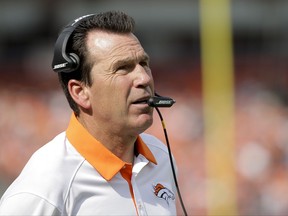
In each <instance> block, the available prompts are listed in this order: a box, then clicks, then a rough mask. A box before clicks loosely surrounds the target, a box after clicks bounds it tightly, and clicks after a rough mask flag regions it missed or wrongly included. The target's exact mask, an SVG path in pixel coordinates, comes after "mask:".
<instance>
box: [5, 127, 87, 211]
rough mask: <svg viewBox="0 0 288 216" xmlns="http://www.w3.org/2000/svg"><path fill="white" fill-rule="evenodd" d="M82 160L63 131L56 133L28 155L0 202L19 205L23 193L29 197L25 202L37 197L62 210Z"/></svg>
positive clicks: (34, 199)
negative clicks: (26, 160)
mask: <svg viewBox="0 0 288 216" xmlns="http://www.w3.org/2000/svg"><path fill="white" fill-rule="evenodd" d="M84 160H85V159H84V158H83V157H82V156H80V155H79V153H78V152H77V151H76V150H75V149H74V148H73V147H72V146H71V144H70V143H69V142H66V135H65V132H63V133H61V134H59V135H57V136H56V137H55V138H54V139H53V140H51V141H50V142H48V143H47V144H45V145H44V146H43V147H41V148H40V149H38V150H37V151H36V152H35V153H34V154H33V155H32V156H31V158H30V159H29V161H28V162H27V164H26V165H25V167H24V168H23V170H22V172H21V173H20V175H19V176H18V177H17V178H16V180H15V181H14V182H13V183H12V184H11V185H10V187H9V188H8V189H7V191H6V192H5V193H4V195H3V197H2V200H1V202H2V203H5V202H6V201H7V202H8V200H11V201H10V202H12V201H15V202H16V203H15V204H17V205H18V201H19V199H18V197H22V198H23V196H24V197H28V199H27V202H28V201H29V200H32V201H33V202H34V201H36V200H37V201H38V202H39V203H40V202H43V203H49V205H50V204H51V205H54V206H57V207H59V208H60V209H61V203H63V202H64V199H65V196H66V194H67V193H68V190H69V187H70V184H71V182H72V180H73V176H74V175H75V173H76V172H77V169H78V167H79V166H81V164H82V163H83V161H84ZM17 200H18V201H17ZM44 200H45V202H44ZM1 205H2V204H1ZM49 205H48V206H49Z"/></svg>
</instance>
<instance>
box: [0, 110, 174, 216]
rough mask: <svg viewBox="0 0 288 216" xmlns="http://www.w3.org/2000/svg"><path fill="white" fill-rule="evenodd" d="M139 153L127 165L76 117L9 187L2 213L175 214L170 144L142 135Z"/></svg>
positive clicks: (139, 139)
mask: <svg viewBox="0 0 288 216" xmlns="http://www.w3.org/2000/svg"><path fill="white" fill-rule="evenodd" d="M135 152H136V153H135V158H134V164H133V166H132V165H131V164H126V163H125V162H124V161H122V160H121V159H119V158H118V157H117V156H115V155H114V154H113V153H112V152H110V151H109V150H108V149H107V148H105V147H104V145H102V144H101V143H100V142H99V141H97V140H96V139H94V138H93V137H92V136H91V135H90V134H89V133H88V132H87V131H86V129H85V128H84V127H83V126H82V125H81V124H80V123H79V122H78V120H77V119H76V117H75V116H74V115H72V117H71V120H70V123H69V126H68V129H67V130H66V133H65V132H63V133H61V134H59V135H58V136H56V137H55V138H54V139H53V140H52V141H50V142H49V143H48V144H46V145H44V146H43V147H42V148H40V149H39V150H38V151H36V152H35V153H34V154H33V156H32V157H31V159H30V160H29V162H28V163H27V164H26V166H25V167H24V169H23V171H22V172H21V174H20V175H19V176H18V178H17V179H16V180H15V181H14V182H13V183H12V184H11V186H10V187H9V188H8V189H7V191H6V192H5V194H4V195H3V197H2V199H1V201H0V215H176V203H175V199H176V190H175V185H174V181H173V177H172V172H171V167H170V163H169V158H168V153H167V148H166V146H165V145H164V144H163V143H162V142H160V141H159V140H158V139H156V138H155V137H153V136H151V135H148V134H141V135H140V136H139V137H138V138H137V141H136V143H135Z"/></svg>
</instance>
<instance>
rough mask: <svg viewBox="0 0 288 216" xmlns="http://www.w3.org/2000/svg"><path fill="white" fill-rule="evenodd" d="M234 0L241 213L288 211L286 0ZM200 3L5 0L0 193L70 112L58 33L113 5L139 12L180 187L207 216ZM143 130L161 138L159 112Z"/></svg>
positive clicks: (1, 7)
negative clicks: (57, 55)
mask: <svg viewBox="0 0 288 216" xmlns="http://www.w3.org/2000/svg"><path fill="white" fill-rule="evenodd" d="M230 3H231V24H232V36H233V38H232V42H233V69H234V72H233V75H234V90H235V91H234V96H235V97H234V104H235V116H234V119H235V137H234V140H235V142H234V143H233V152H230V153H231V155H232V156H233V160H232V166H233V172H232V173H231V175H233V176H234V177H235V187H234V188H233V190H234V192H235V200H236V213H237V214H238V215H249V216H250V215H257V216H259V215H279V216H282V215H288V197H287V194H288V169H287V168H288V28H287V23H288V1H285V0H273V1H271V0H232V1H231V2H230ZM199 4H200V1H196V0H178V1H173V0H165V1H164V0H157V1H155V0H154V1H152V0H145V1H144V0H143V1H140V0H139V1H132V0H121V1H119V0H114V1H104V0H93V1H92V0H91V1H89V0H81V1H80V0H78V1H77V0H57V1H56V0H21V1H20V0H19V1H18V0H1V1H0V26H1V28H0V111H1V114H0V196H1V195H2V194H3V193H4V191H5V190H6V188H7V187H8V185H9V184H10V183H11V182H12V181H13V180H14V179H15V178H16V177H17V175H18V174H19V172H20V171H21V169H22V168H23V166H24V165H25V163H26V162H27V160H28V159H29V157H30V156H31V154H32V153H33V152H34V151H35V150H36V149H38V148H39V147H41V146H42V145H44V144H45V143H46V142H48V141H49V140H50V139H52V138H53V137H54V136H55V135H56V134H58V133H60V132H61V131H63V130H65V129H66V127H67V124H68V121H69V118H70V115H71V111H70V108H69V107H68V104H67V102H66V99H65V98H64V95H63V93H62V91H61V89H60V87H59V85H58V81H57V76H56V74H54V73H53V72H52V70H51V66H50V65H51V61H52V55H53V46H54V42H55V41H56V38H57V35H58V32H59V31H60V30H61V28H62V27H63V26H64V25H66V24H67V23H68V22H70V21H71V20H73V19H74V18H77V17H79V16H81V15H83V14H89V13H97V12H101V11H107V10H111V9H113V10H122V11H124V12H127V13H128V14H129V15H131V16H132V17H134V19H135V21H136V26H137V27H136V30H137V31H136V35H137V36H138V37H139V39H140V40H141V42H142V44H143V46H144V47H145V49H146V51H147V52H148V53H149V55H150V56H151V59H152V62H151V68H152V72H153V75H154V79H155V83H156V89H157V91H158V93H159V94H162V95H167V96H171V97H173V98H174V99H175V100H176V101H177V103H176V104H175V105H174V106H173V107H172V108H170V109H169V110H168V109H163V112H162V114H163V117H164V119H165V122H166V127H167V130H168V134H169V139H170V143H171V148H172V151H173V153H174V156H175V158H176V160H177V162H178V171H179V185H180V189H181V191H182V196H183V199H184V202H185V204H186V208H187V211H188V213H189V215H206V214H207V208H208V205H207V200H206V194H207V187H206V185H207V181H209V179H208V178H207V172H206V160H207V158H205V155H206V154H205V146H206V145H207V143H205V141H204V140H205V139H204V137H205V131H204V120H203V119H204V115H203V91H202V89H203V88H202V87H203V86H202V78H203V77H202V72H201V71H202V65H201V35H200V10H199ZM215 112H216V113H217V110H215ZM147 132H150V133H153V134H154V135H156V136H157V137H159V138H160V139H161V140H163V141H164V135H163V132H162V128H161V123H160V121H159V120H158V116H156V112H155V121H154V125H153V126H152V127H151V128H150V129H149V130H148V131H147ZM215 154H217V152H215ZM219 200H221V194H220V196H219ZM220 203H221V202H220Z"/></svg>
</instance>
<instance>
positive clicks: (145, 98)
mask: <svg viewBox="0 0 288 216" xmlns="http://www.w3.org/2000/svg"><path fill="white" fill-rule="evenodd" d="M149 98H150V96H149V97H144V98H140V99H137V100H136V101H134V102H132V104H148V100H149Z"/></svg>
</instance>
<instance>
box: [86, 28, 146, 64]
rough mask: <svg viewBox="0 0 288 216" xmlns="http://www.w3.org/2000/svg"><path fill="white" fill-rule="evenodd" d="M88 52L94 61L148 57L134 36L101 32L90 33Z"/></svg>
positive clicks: (88, 36)
mask: <svg viewBox="0 0 288 216" xmlns="http://www.w3.org/2000/svg"><path fill="white" fill-rule="evenodd" d="M87 50H88V53H89V56H90V58H92V59H93V60H94V61H95V60H97V61H103V60H113V59H115V58H116V59H119V58H120V59H121V58H123V59H125V58H141V57H142V56H146V55H147V54H146V53H145V51H144V49H143V47H142V46H141V43H140V42H139V40H138V39H137V37H136V36H135V35H134V34H132V33H119V34H116V33H110V32H105V31H99V30H95V31H91V32H89V33H88V35H87Z"/></svg>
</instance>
